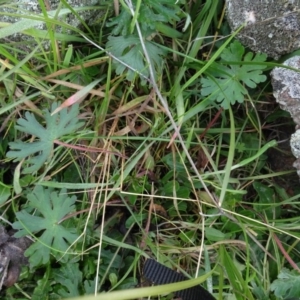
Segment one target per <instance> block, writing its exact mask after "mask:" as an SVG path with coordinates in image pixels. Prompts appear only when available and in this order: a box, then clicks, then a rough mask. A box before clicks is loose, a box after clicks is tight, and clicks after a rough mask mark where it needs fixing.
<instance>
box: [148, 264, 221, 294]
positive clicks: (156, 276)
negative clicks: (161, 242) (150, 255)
mask: <svg viewBox="0 0 300 300" xmlns="http://www.w3.org/2000/svg"><path fill="white" fill-rule="evenodd" d="M143 273H144V274H143V275H144V277H145V278H146V279H148V280H150V281H152V282H153V283H154V284H156V285H157V284H167V283H174V282H179V281H184V280H188V278H186V277H185V276H183V275H181V274H180V273H177V272H175V271H173V270H171V269H169V268H167V267H165V266H163V265H162V264H160V263H158V262H157V261H155V260H153V259H147V260H146V262H145V265H144V272H143ZM175 294H176V296H177V297H181V299H182V300H215V298H214V297H213V296H212V295H211V294H210V293H209V292H208V291H207V290H206V289H204V288H203V287H201V286H200V285H198V286H194V287H192V288H188V289H185V290H181V291H177V292H175Z"/></svg>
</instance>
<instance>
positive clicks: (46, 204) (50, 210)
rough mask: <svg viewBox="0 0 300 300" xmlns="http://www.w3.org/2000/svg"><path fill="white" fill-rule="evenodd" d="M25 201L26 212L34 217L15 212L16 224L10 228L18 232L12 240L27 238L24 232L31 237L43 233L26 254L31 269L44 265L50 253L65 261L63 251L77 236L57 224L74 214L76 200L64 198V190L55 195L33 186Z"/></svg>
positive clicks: (60, 224) (52, 191)
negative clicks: (30, 210)
mask: <svg viewBox="0 0 300 300" xmlns="http://www.w3.org/2000/svg"><path fill="white" fill-rule="evenodd" d="M27 197H28V202H29V204H28V205H29V208H32V209H34V210H35V211H36V214H37V215H31V214H29V213H28V212H27V211H26V210H24V209H23V210H22V211H20V212H17V213H16V216H17V218H18V221H17V222H15V223H14V224H13V228H14V229H17V230H19V231H18V232H17V233H16V234H15V236H16V237H20V236H24V235H28V231H29V233H32V234H36V233H38V232H41V231H43V233H42V235H41V236H40V237H39V238H38V240H37V241H36V242H35V243H34V244H32V245H31V246H30V247H29V248H28V249H27V250H26V255H28V256H30V258H29V261H30V265H31V267H34V266H37V265H40V264H46V263H47V262H48V261H49V259H50V253H52V254H53V255H54V256H55V257H57V258H60V257H62V256H63V257H64V258H66V256H65V252H66V250H67V249H68V247H69V246H70V245H71V244H72V243H73V242H74V241H75V239H76V238H77V237H78V235H77V234H76V229H75V228H72V227H68V228H66V227H64V226H63V225H62V223H61V221H62V219H63V217H65V216H66V215H67V214H69V213H71V212H73V211H74V208H75V207H74V203H75V201H76V197H75V196H72V197H68V196H67V191H66V189H62V190H61V191H60V193H58V192H57V191H54V190H53V189H51V188H45V189H44V188H43V187H42V186H36V187H35V189H34V190H33V191H32V193H30V194H28V196H27Z"/></svg>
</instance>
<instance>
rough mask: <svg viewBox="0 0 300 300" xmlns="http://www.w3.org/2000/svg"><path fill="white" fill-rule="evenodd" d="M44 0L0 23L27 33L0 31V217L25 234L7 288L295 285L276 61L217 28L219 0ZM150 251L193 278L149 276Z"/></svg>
mask: <svg viewBox="0 0 300 300" xmlns="http://www.w3.org/2000/svg"><path fill="white" fill-rule="evenodd" d="M39 2H40V4H41V5H40V6H41V7H42V14H28V15H26V16H23V15H22V18H23V19H22V20H21V21H19V23H17V25H8V26H5V27H3V28H1V29H0V37H1V38H9V36H10V35H12V34H15V33H19V32H20V31H23V32H25V34H29V35H31V36H32V37H33V38H34V40H35V45H34V46H32V45H30V44H29V43H28V44H26V46H27V47H29V48H30V47H31V48H32V51H30V53H28V52H27V53H25V52H26V51H24V50H22V48H21V49H19V48H16V47H15V45H14V43H13V42H9V41H7V43H5V44H1V45H0V54H1V57H3V58H5V59H1V60H0V63H1V68H0V78H1V86H0V103H1V108H0V118H1V122H0V123H1V127H0V133H1V144H0V205H1V211H2V217H1V220H3V222H7V223H8V224H10V225H11V226H12V227H13V228H14V229H15V230H16V233H15V236H16V237H21V236H25V235H27V236H30V237H31V238H32V239H33V241H34V242H33V243H32V245H31V246H30V247H29V248H28V249H27V250H26V252H25V255H26V256H28V257H29V262H30V264H29V268H26V267H24V268H23V272H22V274H21V276H20V280H19V282H18V284H16V285H14V286H12V287H9V288H7V289H5V290H3V291H1V293H2V294H1V297H2V298H3V299H20V298H22V297H23V298H24V297H26V298H32V299H62V298H72V297H73V298H74V297H77V299H79V297H81V296H83V295H91V294H97V293H99V295H98V296H97V297H98V298H97V299H107V298H108V297H109V299H137V298H143V297H148V296H149V297H151V299H165V300H169V299H172V297H173V295H174V292H176V291H177V290H178V289H181V288H187V287H191V286H194V285H198V284H200V283H201V284H203V285H204V287H205V288H206V289H207V290H208V291H209V292H210V293H212V294H214V296H215V297H216V298H217V299H288V298H290V297H296V298H297V297H300V295H299V291H298V287H297V281H298V280H299V276H297V274H298V273H297V272H298V268H299V267H298V264H297V261H298V260H299V250H300V249H299V243H298V241H299V234H298V232H299V225H298V223H299V222H298V214H299V213H298V199H299V192H300V191H299V190H298V189H297V188H293V189H291V187H289V184H288V182H287V184H285V183H282V186H281V185H279V184H278V183H277V181H276V180H277V179H278V178H281V177H282V175H292V176H296V175H295V172H293V171H292V170H286V169H285V170H277V171H276V172H275V171H274V170H272V169H271V166H272V163H271V162H270V155H269V150H270V148H274V147H277V148H278V146H277V143H276V141H274V140H273V139H272V138H269V136H276V133H278V130H277V127H276V126H279V125H281V126H282V125H284V124H281V123H280V124H277V123H279V119H278V118H277V117H276V116H277V115H276V113H274V114H272V113H269V111H270V110H272V111H273V110H274V106H272V105H270V104H269V103H268V102H267V101H266V100H265V99H266V98H270V87H269V84H268V82H267V72H266V71H267V70H268V69H267V67H268V68H271V67H273V66H274V65H276V64H275V63H273V62H269V61H267V60H266V57H265V55H263V54H256V55H254V54H253V53H251V52H248V51H247V50H246V49H245V48H244V47H243V46H242V45H241V44H240V43H239V42H237V41H235V40H234V35H235V34H236V33H233V34H232V35H230V36H221V37H220V36H219V35H218V33H226V32H227V33H228V30H227V29H226V28H227V23H226V20H225V19H223V17H224V7H223V5H224V3H223V1H191V2H187V1H173V0H172V1H171V0H165V1H156V0H155V1H153V0H151V1H150V0H145V1H141V0H135V1H130V0H124V1H120V2H119V4H120V5H119V6H116V7H114V8H113V7H112V4H111V3H110V2H109V1H107V2H103V5H101V7H100V8H101V9H102V11H103V14H101V17H100V19H99V20H98V23H97V24H95V26H89V25H87V24H86V23H85V22H84V21H83V20H81V19H80V18H79V16H78V15H77V12H78V11H80V10H85V9H86V10H88V9H93V8H92V7H80V8H76V9H73V8H72V7H70V5H68V3H67V1H65V0H62V1H61V3H60V6H59V9H58V10H57V11H47V9H46V7H45V5H42V2H43V1H39ZM114 3H115V4H118V1H114ZM7 5H9V4H7ZM118 9H120V11H119V12H118ZM69 11H72V12H73V14H75V16H77V18H78V20H79V21H80V22H81V24H82V28H85V32H83V31H81V29H78V28H73V27H72V26H70V25H67V24H66V23H65V22H64V21H63V19H62V17H63V16H65V15H66V14H67V13H68V12H69ZM13 14H14V15H16V16H18V12H17V11H15V13H13ZM45 16H47V18H46V17H45ZM43 21H45V22H46V23H47V30H45V31H40V30H38V29H33V26H34V25H35V24H37V23H38V24H39V23H40V22H43ZM55 26H60V27H61V28H63V31H62V33H60V34H54V33H53V30H52V28H53V27H55ZM70 30H71V31H70ZM44 40H48V41H49V49H48V50H47V51H46V50H45V49H44V48H43V47H42V45H43V41H44ZM72 43H73V44H72ZM103 45H105V48H103V47H102V46H103ZM22 55H23V56H22ZM277 65H278V64H277ZM265 111H268V118H265ZM274 120H275V122H277V123H276V124H275V123H274ZM270 132H271V133H270ZM268 135H269V136H268ZM281 179H282V180H283V181H284V179H283V177H282V178H281ZM10 222H11V223H10ZM150 257H151V258H153V259H156V260H157V261H159V262H160V263H162V264H163V265H165V266H166V267H169V268H172V269H174V270H176V271H179V272H181V273H182V274H183V275H185V276H186V277H188V278H194V279H191V280H188V281H186V282H179V283H176V284H173V285H161V286H160V285H158V286H153V287H145V285H146V283H145V282H143V280H142V269H143V263H144V260H145V259H147V258H150ZM292 269H295V270H296V271H293V270H292ZM287 282H288V283H287ZM137 285H140V286H141V287H140V288H137ZM159 295H161V296H159ZM86 297H87V298H84V299H89V297H92V296H86ZM93 298H94V297H93Z"/></svg>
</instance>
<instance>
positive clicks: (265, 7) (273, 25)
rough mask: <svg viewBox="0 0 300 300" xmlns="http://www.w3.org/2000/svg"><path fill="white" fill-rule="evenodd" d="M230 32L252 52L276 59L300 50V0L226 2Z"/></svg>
mask: <svg viewBox="0 0 300 300" xmlns="http://www.w3.org/2000/svg"><path fill="white" fill-rule="evenodd" d="M226 5H227V20H228V23H229V25H230V27H231V28H232V30H233V31H235V30H237V29H238V28H239V27H241V26H243V25H245V28H243V29H242V30H241V32H240V33H239V34H238V36H237V37H238V39H240V40H241V42H242V43H243V44H244V45H245V46H248V47H249V48H250V49H251V50H253V51H255V52H262V53H266V54H267V55H268V56H270V57H273V58H275V59H278V58H279V57H280V56H281V55H283V54H286V53H290V52H292V51H294V50H295V49H298V48H299V47H300V0H251V1H250V0H226Z"/></svg>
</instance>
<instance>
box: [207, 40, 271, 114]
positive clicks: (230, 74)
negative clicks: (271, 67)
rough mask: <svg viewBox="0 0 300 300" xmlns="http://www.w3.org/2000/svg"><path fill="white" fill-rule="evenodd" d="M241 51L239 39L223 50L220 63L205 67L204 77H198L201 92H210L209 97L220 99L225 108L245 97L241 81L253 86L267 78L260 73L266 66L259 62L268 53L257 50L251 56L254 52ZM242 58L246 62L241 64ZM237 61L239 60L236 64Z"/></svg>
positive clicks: (214, 99) (242, 48)
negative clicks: (258, 52) (257, 51)
mask: <svg viewBox="0 0 300 300" xmlns="http://www.w3.org/2000/svg"><path fill="white" fill-rule="evenodd" d="M244 53H245V48H244V47H243V46H242V45H241V44H240V43H239V42H238V41H235V42H233V43H232V44H231V45H230V47H229V48H227V49H225V50H224V51H223V53H222V55H221V61H220V62H221V63H215V64H213V65H212V66H213V67H214V70H213V71H208V73H207V77H203V78H202V79H201V83H202V89H201V94H202V96H204V97H207V96H210V99H211V100H212V101H216V102H219V103H221V106H222V107H223V108H224V109H228V108H229V106H230V105H233V104H235V103H236V102H239V103H242V102H243V101H244V97H245V95H246V94H247V89H246V88H245V87H244V85H246V86H248V87H250V88H255V87H256V85H257V84H258V83H260V82H264V81H265V80H266V79H267V77H266V76H265V75H263V74H262V70H263V69H265V68H266V66H265V65H263V64H261V62H264V61H265V60H266V58H267V56H266V55H265V54H256V55H255V57H254V58H253V53H251V52H249V53H247V54H246V55H245V56H244ZM243 56H244V59H243ZM243 61H244V62H247V64H243ZM238 62H241V63H240V64H237V63H238ZM249 63H251V64H249ZM259 63H260V64H259Z"/></svg>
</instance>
